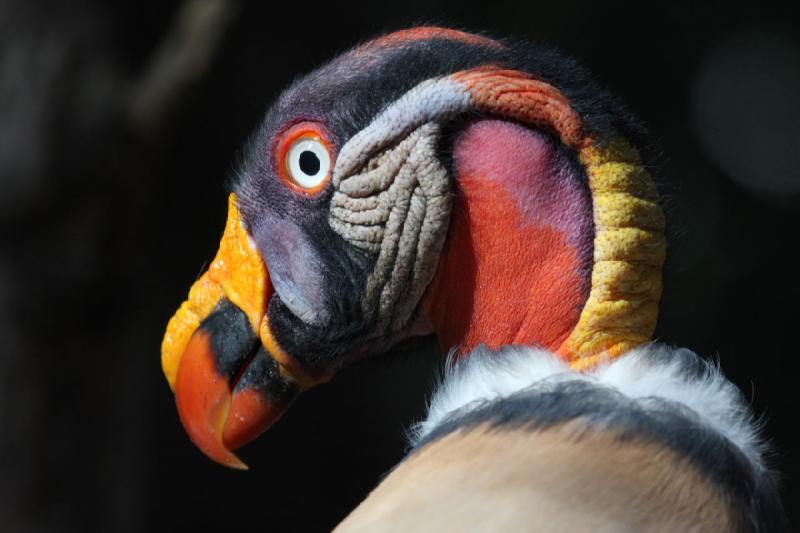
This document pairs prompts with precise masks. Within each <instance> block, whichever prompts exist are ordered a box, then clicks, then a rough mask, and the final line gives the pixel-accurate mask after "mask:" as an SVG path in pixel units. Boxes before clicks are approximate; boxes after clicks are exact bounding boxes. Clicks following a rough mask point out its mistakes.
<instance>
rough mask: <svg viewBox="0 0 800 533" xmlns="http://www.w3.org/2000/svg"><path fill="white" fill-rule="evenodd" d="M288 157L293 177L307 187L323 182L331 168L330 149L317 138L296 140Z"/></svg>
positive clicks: (299, 183) (311, 187)
mask: <svg viewBox="0 0 800 533" xmlns="http://www.w3.org/2000/svg"><path fill="white" fill-rule="evenodd" d="M286 158H287V166H288V168H289V174H290V175H291V177H292V179H293V180H294V181H295V183H297V184H298V185H300V186H301V187H304V188H306V189H313V188H314V187H316V186H318V185H319V184H320V183H322V182H323V181H324V180H325V178H326V176H327V175H328V171H330V169H331V156H330V154H329V153H328V149H327V148H325V145H324V144H322V143H321V142H320V141H318V140H317V139H309V138H305V139H298V140H296V141H295V142H294V144H292V147H291V148H289V152H288V154H287V155H286Z"/></svg>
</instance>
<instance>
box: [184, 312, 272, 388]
mask: <svg viewBox="0 0 800 533" xmlns="http://www.w3.org/2000/svg"><path fill="white" fill-rule="evenodd" d="M198 329H199V330H202V331H204V332H205V333H206V334H207V335H208V339H209V343H210V348H211V351H212V353H213V354H214V365H215V366H216V369H217V371H218V372H219V373H220V375H222V376H225V377H226V378H227V379H228V383H229V384H230V386H231V388H232V387H233V386H234V385H235V383H236V380H237V379H238V376H239V374H241V373H242V371H243V369H244V368H245V367H246V366H247V363H248V361H249V360H250V359H252V357H253V355H255V353H256V351H257V350H258V337H257V335H256V333H255V332H254V331H253V329H252V327H251V326H250V321H249V319H248V318H247V315H246V314H245V313H244V311H242V310H241V309H239V308H238V307H236V306H235V305H233V303H231V302H230V301H229V300H228V299H227V298H223V299H222V300H221V301H220V303H219V304H217V307H216V308H215V309H214V310H213V311H212V312H211V314H210V315H208V317H207V318H206V319H205V320H203V322H202V323H201V324H200V327H199V328H198Z"/></svg>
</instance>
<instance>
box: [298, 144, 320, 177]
mask: <svg viewBox="0 0 800 533" xmlns="http://www.w3.org/2000/svg"><path fill="white" fill-rule="evenodd" d="M319 165H320V163H319V157H317V154H315V153H314V152H311V151H309V150H305V151H304V152H302V153H301V154H300V170H302V171H303V173H305V174H306V175H308V176H314V175H316V173H317V172H319Z"/></svg>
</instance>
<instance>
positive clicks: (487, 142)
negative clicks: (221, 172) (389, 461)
mask: <svg viewBox="0 0 800 533" xmlns="http://www.w3.org/2000/svg"><path fill="white" fill-rule="evenodd" d="M638 132H639V128H638V127H637V125H636V123H635V122H634V121H633V120H632V119H630V118H629V116H628V114H627V113H626V112H625V111H624V109H622V107H621V106H620V105H618V104H617V103H616V102H615V101H614V100H613V99H612V98H611V97H609V96H608V95H607V94H606V92H605V91H604V90H603V89H602V88H601V87H599V86H598V85H596V84H595V83H594V82H592V81H591V80H590V79H589V78H588V77H587V75H586V74H585V72H584V71H583V69H582V68H581V67H580V66H578V65H577V64H575V63H574V62H573V61H571V60H569V59H567V58H565V57H563V56H562V55H560V54H559V53H557V52H554V51H552V50H549V49H545V48H540V47H533V46H530V45H528V44H525V43H515V42H505V41H497V40H493V39H489V38H486V37H483V36H479V35H473V34H468V33H463V32H460V31H455V30H449V29H442V28H425V27H422V28H415V29H411V30H405V31H400V32H396V33H392V34H389V35H385V36H383V37H380V38H378V39H376V40H373V41H370V42H368V43H366V44H363V45H360V46H358V47H356V48H354V49H352V50H350V51H348V52H347V53H345V54H343V55H341V56H339V57H337V58H336V59H334V60H333V61H331V62H330V63H328V64H326V65H324V66H322V67H321V68H319V69H317V70H316V71H314V72H312V73H310V74H308V75H307V76H305V77H303V78H300V79H298V80H297V81H296V82H294V83H293V84H292V85H291V86H290V87H289V88H288V89H286V90H285V91H284V92H283V94H281V96H280V97H279V98H278V99H277V101H276V102H275V103H274V104H273V105H272V107H271V108H270V109H269V111H268V112H267V113H266V116H265V117H264V119H263V122H262V123H261V126H260V128H259V129H258V131H257V132H256V134H255V135H254V136H253V137H252V139H251V141H250V142H249V146H248V148H247V156H246V161H245V162H244V165H243V166H242V169H241V171H240V172H239V175H238V177H237V180H236V182H235V184H234V185H233V188H232V191H231V193H230V196H229V198H228V210H229V211H228V220H227V224H226V227H225V231H224V234H223V236H222V240H221V242H220V247H219V252H218V253H217V256H216V258H215V259H214V260H213V262H212V263H211V266H210V267H209V269H208V271H207V272H205V273H204V274H203V275H202V276H201V277H200V278H199V279H198V280H197V281H196V282H195V283H194V285H193V286H192V288H191V290H190V291H189V297H188V299H187V300H186V301H185V302H184V303H183V305H182V306H181V307H180V309H179V310H178V311H177V313H176V314H175V315H174V316H173V318H172V319H171V320H170V322H169V325H168V326H167V330H166V334H165V336H164V341H163V345H162V365H163V369H164V373H165V375H166V377H167V380H168V381H169V384H170V386H171V387H172V389H173V390H174V392H175V397H176V403H177V408H178V412H179V414H180V419H181V422H182V423H183V425H184V427H185V428H186V431H187V432H188V434H189V436H190V437H191V439H192V441H193V442H194V443H195V444H196V445H197V446H198V447H199V448H200V449H201V450H202V451H203V452H204V453H205V454H206V455H208V456H209V457H210V458H211V459H213V460H215V461H218V462H220V463H222V464H225V465H228V466H232V467H239V468H243V467H244V465H243V464H242V463H241V462H240V461H239V459H238V458H237V457H236V456H235V455H234V454H233V452H232V450H235V449H237V448H239V447H240V446H242V445H243V444H245V443H247V442H249V441H251V440H252V439H254V438H255V437H257V436H258V435H259V434H261V433H262V432H263V431H264V430H266V429H267V428H268V427H269V426H270V425H271V424H272V423H273V422H275V420H277V418H278V417H279V416H280V415H281V414H282V413H283V411H284V410H285V409H286V408H287V407H288V405H289V404H290V403H291V402H292V400H293V399H294V398H295V397H296V396H297V394H299V393H300V392H301V391H303V390H304V389H306V388H309V387H312V386H314V385H316V384H319V383H322V382H325V381H327V380H329V379H331V378H332V377H333V376H334V375H335V373H336V372H337V371H338V370H339V369H340V368H342V367H343V366H345V365H348V364H350V363H352V362H354V361H357V360H359V359H361V358H364V357H368V356H371V355H375V354H379V353H381V352H385V351H386V350H387V349H388V348H390V347H392V346H393V345H394V344H396V343H398V342H399V341H401V340H403V339H405V338H408V337H411V336H420V335H431V334H435V335H436V336H437V338H438V341H439V343H440V345H441V347H442V349H443V350H444V351H445V352H452V353H454V354H455V357H456V358H457V357H458V356H459V355H464V354H467V353H468V352H469V351H470V350H472V349H473V348H475V347H476V346H478V345H486V346H488V347H490V348H499V347H502V346H506V345H515V344H524V345H535V346H541V347H544V348H547V349H549V350H551V351H553V352H554V353H557V354H558V355H559V356H560V357H562V358H563V359H564V360H565V361H567V362H568V363H569V364H570V365H571V366H572V367H573V368H575V369H584V368H591V367H593V366H595V365H596V364H597V363H598V362H600V361H602V360H604V359H608V358H613V357H614V356H616V355H619V354H620V353H622V352H624V351H626V350H628V349H630V348H632V347H634V346H636V345H639V344H641V343H644V342H647V341H648V340H649V339H650V336H651V334H652V331H653V328H654V326H655V321H656V315H657V306H658V300H659V297H660V292H661V266H662V263H663V259H664V249H665V244H664V236H663V227H664V220H663V215H662V211H661V209H660V208H659V206H658V202H657V193H656V190H655V187H654V185H653V182H652V180H651V178H650V176H649V174H648V172H647V170H646V168H645V166H644V165H643V163H642V161H641V159H640V156H639V154H638V152H637V149H636V147H635V146H636V144H635V143H636V136H637V134H638Z"/></svg>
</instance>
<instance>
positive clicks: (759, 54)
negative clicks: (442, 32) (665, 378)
mask: <svg viewBox="0 0 800 533" xmlns="http://www.w3.org/2000/svg"><path fill="white" fill-rule="evenodd" d="M416 22H437V23H441V24H446V25H454V26H459V27H464V28H468V29H477V30H487V31H489V32H491V33H492V34H495V35H498V36H507V35H516V36H522V37H527V38H530V39H533V40H542V41H545V42H548V43H551V44H554V45H557V46H559V47H561V48H563V49H565V50H566V51H568V52H570V53H571V54H573V55H575V56H577V57H578V58H580V59H581V60H582V61H583V62H585V63H586V64H587V65H588V66H589V67H590V68H591V70H593V71H594V72H595V74H596V75H597V76H598V78H599V79H600V80H601V81H602V82H603V83H604V84H605V85H607V86H608V87H609V88H611V90H612V91H614V92H616V93H617V94H618V95H620V96H621V97H622V98H623V99H624V100H625V101H626V102H627V103H628V104H629V105H630V107H631V108H632V109H633V110H634V111H635V112H636V113H637V114H638V115H639V116H640V117H641V118H642V119H643V120H644V121H645V122H646V124H647V125H648V126H649V127H650V130H651V131H652V134H653V141H654V142H655V144H656V145H657V146H658V149H659V153H660V154H661V155H660V156H659V157H658V158H657V160H656V165H657V167H658V173H659V174H660V176H661V182H662V185H663V191H664V193H665V197H666V200H667V206H668V217H669V221H670V224H671V226H670V238H671V247H670V257H669V262H668V265H667V268H666V276H665V282H666V285H665V291H664V301H663V312H662V315H661V319H660V322H659V326H658V331H657V337H658V338H659V339H662V340H663V341H665V342H669V343H672V344H676V345H680V346H686V347H689V348H692V349H693V350H695V351H697V352H698V353H701V354H703V355H706V356H709V357H719V359H720V360H721V362H722V366H723V369H724V370H725V371H726V373H727V374H728V375H729V376H730V377H731V378H732V379H733V380H734V381H735V382H736V383H737V384H738V385H739V386H740V387H741V388H742V389H743V391H744V392H745V394H746V395H747V396H748V397H749V398H751V399H752V402H753V405H754V406H755V410H756V411H757V412H758V413H763V414H764V416H765V420H766V427H765V433H766V435H767V437H768V438H769V439H770V440H771V441H772V442H773V443H774V446H775V450H776V452H775V455H774V464H775V466H776V467H777V468H778V469H779V470H780V471H781V472H782V473H783V494H784V498H785V502H786V504H787V508H788V511H789V513H790V514H791V515H792V518H793V521H794V523H795V524H797V523H798V517H799V516H800V515H798V511H797V504H798V503H800V499H798V495H799V494H800V482H799V481H798V479H796V478H797V477H798V476H800V464H798V454H797V450H798V446H799V445H800V437H798V434H797V432H796V431H795V429H796V428H795V426H796V421H797V420H798V415H797V411H796V409H797V407H798V404H797V401H796V395H797V390H796V389H797V385H796V384H797V378H796V377H795V375H794V372H793V371H792V370H790V368H795V367H794V365H791V364H790V362H791V361H792V360H794V359H797V356H798V355H800V354H799V350H798V341H797V334H798V331H799V329H798V326H797V318H796V317H797V311H796V310H797V306H798V303H800V290H799V289H798V287H800V282H799V281H798V279H797V274H798V271H797V260H796V259H795V248H796V247H797V245H798V238H797V233H798V231H797V230H798V223H797V218H798V215H800V31H799V30H800V24H799V23H800V3H798V2H792V3H791V5H790V3H786V4H785V5H784V4H778V3H774V2H770V1H760V2H747V3H746V4H745V3H742V4H741V5H739V4H736V3H731V2H708V3H701V2H685V3H684V2H664V3H662V4H661V5H660V6H659V5H655V4H652V3H648V2H637V3H633V4H630V5H628V4H623V3H621V2H617V1H608V0H607V1H599V2H598V1H594V2H589V1H587V2H574V1H561V2H528V3H515V2H508V1H504V0H495V1H493V2H489V3H485V4H474V5H471V4H467V3H465V2H463V1H461V0H425V1H420V0H404V1H402V2H386V1H383V2H370V3H365V4H362V5H357V6H356V5H347V6H345V5H342V4H340V3H338V2H327V3H325V4H323V5H319V6H317V5H311V4H308V3H305V2H286V3H282V5H280V6H276V5H275V3H272V2H256V1H253V2H235V1H229V2H224V1H219V0H186V1H183V2H167V1H163V0H146V1H145V0H142V1H139V2H130V3H114V2H108V1H100V0H91V1H90V0H73V1H72V2H41V1H40V2H34V1H31V0H0V529H2V530H3V531H8V532H16V531H51V530H52V531H143V530H145V531H161V530H164V531H184V530H192V529H194V530H198V529H199V530H205V529H206V528H216V529H220V528H221V529H223V530H230V529H241V530H244V529H247V530H253V531H259V530H261V531H290V530H297V531H323V530H327V529H330V528H331V527H332V526H333V525H334V524H336V523H337V522H338V521H339V520H340V519H341V518H343V517H344V516H345V515H346V513H347V512H348V511H349V510H350V509H351V508H353V507H354V506H355V505H356V504H357V503H358V502H359V501H360V500H361V499H362V498H363V497H364V496H365V495H366V493H367V492H368V491H369V490H370V488H371V487H373V486H374V485H375V484H376V482H377V481H378V480H379V479H380V477H381V475H382V474H383V473H385V472H386V471H387V470H388V469H389V468H390V467H391V466H392V465H393V464H394V463H395V462H397V461H398V460H399V459H400V458H401V457H402V455H403V453H404V448H405V440H404V428H406V427H407V426H408V425H409V424H410V423H411V422H412V421H413V420H415V419H418V418H419V417H421V416H422V414H423V412H424V404H425V398H426V396H427V395H428V394H429V391H430V388H431V386H432V384H433V382H434V379H435V375H436V372H437V371H438V368H439V365H440V358H439V357H438V355H437V353H436V350H435V349H433V348H432V347H431V346H430V344H429V343H425V342H420V343H416V344H415V345H412V346H407V347H406V348H404V349H400V350H396V351H395V353H392V354H388V355H386V356H384V357H380V358H376V359H374V360H371V361H367V362H364V363H361V364H359V365H356V366H355V367H353V368H351V369H348V370H346V371H344V372H342V373H341V374H340V375H339V376H338V377H337V378H336V379H335V380H334V381H333V382H331V383H330V384H328V385H326V386H324V387H319V388H317V389H315V390H312V391H310V392H308V393H306V394H305V395H303V396H302V397H301V398H300V399H299V400H298V401H297V402H296V403H295V405H294V407H293V408H292V409H291V410H290V411H289V413H288V415H287V416H286V417H284V419H283V420H281V421H280V422H279V423H278V424H277V425H276V426H275V427H274V428H273V429H272V430H270V432H269V433H268V434H267V435H266V436H264V437H262V438H261V439H260V440H259V441H257V442H256V443H255V444H254V445H251V446H250V447H248V448H246V449H245V450H244V452H243V454H242V455H243V457H244V459H245V461H246V462H248V463H249V464H250V465H251V468H252V469H251V471H250V472H247V473H242V472H234V471H229V470H226V469H224V468H222V467H220V466H217V465H215V464H213V463H211V462H210V461H209V460H207V459H206V458H205V457H203V456H202V455H201V454H200V452H198V451H197V450H196V449H195V448H194V447H193V446H192V445H191V444H190V442H189V440H188V439H187V437H186V435H185V434H184V431H183V429H182V427H181V425H180V423H179V421H178V418H177V415H176V412H175V409H174V404H173V397H172V394H171V393H170V390H169V388H168V386H167V384H166V382H165V380H164V378H163V377H162V374H161V368H160V361H159V347H160V341H161V335H162V332H163V329H164V326H165V325H166V322H167V320H168V318H169V317H170V316H171V314H172V313H173V312H174V310H175V309H176V307H177V306H178V304H179V303H180V302H181V301H182V299H183V298H184V297H185V295H186V293H187V290H188V288H189V285H190V283H191V282H192V281H193V280H194V279H195V277H196V276H197V275H198V274H199V273H200V272H201V271H202V269H203V267H204V265H205V262H206V261H207V260H208V259H210V258H211V257H212V256H213V254H214V252H215V250H216V247H217V243H218V238H219V235H220V234H221V230H222V227H223V223H224V219H225V209H226V199H225V196H226V191H225V188H224V182H225V179H226V178H227V177H229V176H230V175H231V173H232V169H233V168H234V166H235V165H236V162H237V160H238V159H237V158H238V157H239V155H240V151H239V149H240V146H242V143H243V142H244V140H245V139H246V137H247V136H248V134H249V133H250V132H251V131H252V129H253V128H254V126H255V125H256V123H257V122H258V121H259V118H260V117H261V115H262V113H263V112H264V110H265V108H266V106H267V105H268V104H269V102H270V101H271V100H272V99H273V98H274V97H275V96H276V95H277V94H278V92H279V91H280V90H281V88H282V87H284V86H285V85H286V84H288V83H289V82H290V81H291V80H292V79H293V78H294V77H296V76H298V75H299V74H301V73H304V72H307V71H308V70H310V69H312V68H313V67H314V66H316V65H318V64H319V63H321V62H323V61H325V60H326V59H328V58H330V57H331V56H332V55H333V54H335V53H337V52H339V51H342V50H344V49H345V48H347V47H350V46H352V45H354V44H355V43H357V42H359V41H361V40H364V39H366V38H368V37H370V36H374V35H375V34H377V33H380V32H382V31H384V30H390V29H397V28H400V27H402V26H405V25H408V24H411V23H416Z"/></svg>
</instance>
